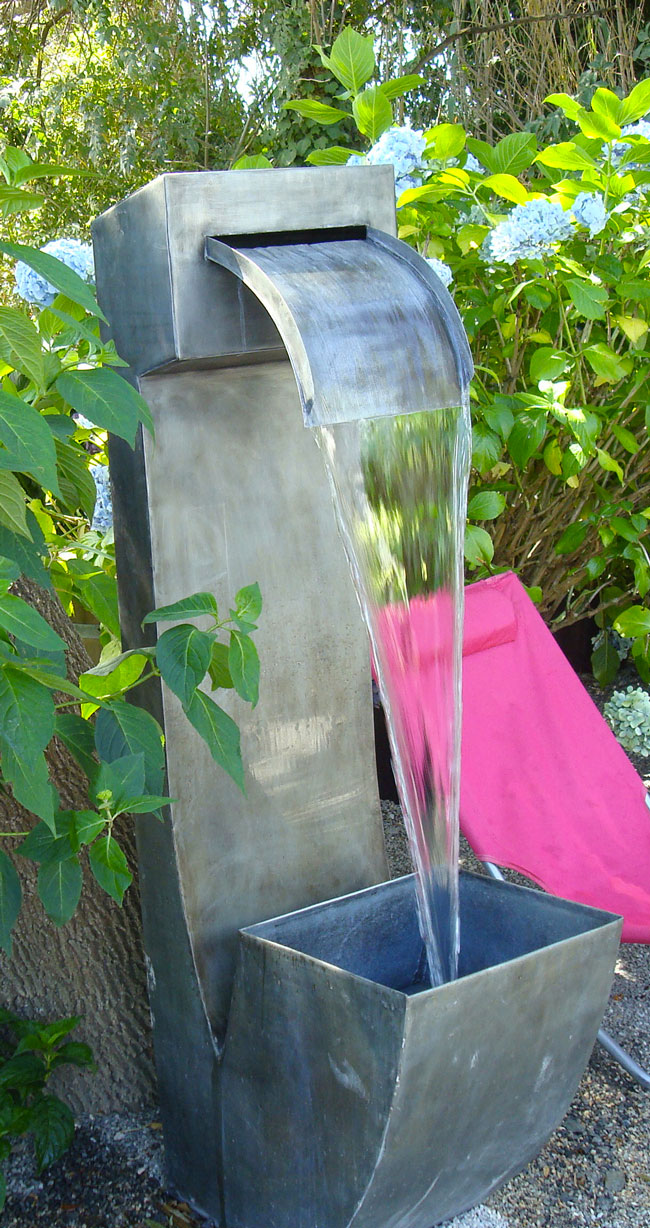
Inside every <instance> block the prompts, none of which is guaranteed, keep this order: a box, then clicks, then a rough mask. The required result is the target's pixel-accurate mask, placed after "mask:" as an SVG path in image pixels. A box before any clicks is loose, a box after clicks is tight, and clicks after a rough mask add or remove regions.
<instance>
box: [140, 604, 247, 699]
mask: <svg viewBox="0 0 650 1228" xmlns="http://www.w3.org/2000/svg"><path fill="white" fill-rule="evenodd" d="M233 634H234V633H233ZM211 654H212V636H210V635H208V634H207V632H205V631H199V629H198V627H193V626H192V625H191V624H190V623H180V624H179V625H178V626H177V627H170V628H169V630H168V631H165V632H164V633H163V635H161V636H160V638H159V640H158V643H157V644H156V664H157V666H158V668H159V670H160V672H161V674H162V676H163V680H164V681H165V682H166V683H167V686H168V687H169V688H170V689H171V690H172V691H173V692H174V694H175V695H178V698H179V699H180V701H181V703H182V704H183V705H185V704H188V703H189V702H190V699H191V698H192V694H193V692H194V691H195V690H196V688H197V686H199V684H200V683H201V682H202V681H203V679H204V678H205V675H206V673H207V669H208V665H209V664H210V657H211Z"/></svg>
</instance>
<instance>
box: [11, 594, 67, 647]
mask: <svg viewBox="0 0 650 1228" xmlns="http://www.w3.org/2000/svg"><path fill="white" fill-rule="evenodd" d="M0 627H3V628H4V630H5V631H8V632H9V634H10V635H14V636H16V638H17V639H19V640H22V641H23V643H25V644H31V646H32V647H33V648H43V649H45V651H46V652H47V651H48V650H51V651H54V652H60V651H61V650H62V649H64V648H65V644H64V642H63V640H62V639H61V636H60V635H57V633H56V631H54V630H53V628H52V627H51V626H50V624H49V623H48V622H46V621H45V619H44V618H43V616H42V615H41V614H39V613H38V610H35V609H34V607H33V606H31V605H28V604H27V602H26V601H23V599H22V597H15V596H14V595H13V593H6V594H5V595H4V596H0Z"/></svg>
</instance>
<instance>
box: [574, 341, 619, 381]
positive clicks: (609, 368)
mask: <svg viewBox="0 0 650 1228" xmlns="http://www.w3.org/2000/svg"><path fill="white" fill-rule="evenodd" d="M583 353H584V356H585V358H586V359H587V362H588V363H589V366H590V367H591V368H592V370H593V371H595V372H596V375H598V376H600V378H601V379H602V380H604V381H605V382H606V383H608V384H616V383H618V381H619V380H621V379H623V378H624V376H625V375H626V374H627V366H626V363H625V358H621V356H620V355H619V354H617V353H616V351H615V350H612V349H611V348H610V346H608V345H606V344H605V342H604V341H597V342H596V343H595V344H594V345H588V346H587V347H586V348H585V350H584V351H583Z"/></svg>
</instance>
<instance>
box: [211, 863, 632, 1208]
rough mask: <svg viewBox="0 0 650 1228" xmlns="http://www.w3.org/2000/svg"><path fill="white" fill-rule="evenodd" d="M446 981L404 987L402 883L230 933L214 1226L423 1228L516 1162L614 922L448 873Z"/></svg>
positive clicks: (575, 1034)
mask: <svg viewBox="0 0 650 1228" xmlns="http://www.w3.org/2000/svg"><path fill="white" fill-rule="evenodd" d="M460 903H461V933H462V949H461V960H460V976H459V979H458V980H456V981H454V982H451V983H449V984H446V985H442V986H440V987H437V988H433V989H432V988H428V987H427V986H426V985H425V984H423V983H422V981H421V979H420V978H421V969H422V967H423V964H424V961H423V950H422V940H421V938H420V935H419V931H418V926H417V916H416V907H415V893H414V885H413V877H412V876H407V877H405V878H401V879H396V880H393V881H392V882H387V883H382V884H380V885H379V886H378V887H371V888H369V889H367V890H365V891H360V892H356V893H354V894H353V895H348V896H344V897H342V898H340V899H337V900H332V901H329V902H327V903H324V904H318V905H315V906H314V907H312V908H307V909H303V910H301V911H300V912H297V913H291V914H288V915H287V916H284V917H280V918H276V919H274V920H271V921H266V922H264V923H262V924H260V925H255V926H251V927H248V928H247V929H245V930H242V931H241V933H240V957H239V966H238V972H237V977H236V982H235V990H234V996H233V1005H232V1010H231V1013H230V1020H229V1027H228V1036H227V1041H226V1047H225V1053H224V1061H223V1072H222V1076H223V1087H222V1090H223V1121H224V1138H223V1146H224V1154H223V1171H224V1174H225V1181H224V1184H225V1223H226V1224H227V1225H228V1228H431V1225H432V1224H437V1223H440V1222H441V1221H443V1220H446V1219H448V1218H451V1217H452V1216H454V1215H458V1214H460V1213H461V1212H462V1211H464V1210H466V1209H467V1208H468V1207H471V1206H473V1205H474V1204H476V1203H477V1202H480V1201H482V1200H483V1199H484V1198H485V1197H486V1195H488V1194H489V1193H490V1191H491V1190H492V1189H494V1188H495V1187H496V1186H498V1185H500V1184H501V1183H502V1182H503V1181H505V1180H507V1179H508V1178H509V1177H511V1176H512V1175H513V1174H514V1173H516V1172H517V1171H518V1170H519V1169H521V1168H522V1167H523V1166H524V1165H525V1164H526V1163H527V1162H528V1161H529V1160H530V1159H531V1158H532V1157H533V1156H534V1155H535V1154H536V1153H537V1152H538V1151H539V1149H540V1147H541V1146H542V1145H543V1143H544V1142H545V1140H546V1139H547V1138H548V1136H549V1134H550V1133H551V1132H552V1131H553V1129H554V1128H555V1127H556V1125H557V1124H558V1123H559V1122H560V1120H561V1119H562V1116H563V1115H564V1113H565V1111H566V1109H567V1107H568V1105H569V1103H570V1100H571V1098H572V1096H573V1093H574V1091H575V1088H576V1086H577V1084H578V1082H579V1080H580V1077H581V1075H582V1073H583V1070H584V1068H585V1066H586V1063H587V1061H588V1058H589V1054H590V1052H591V1048H592V1046H593V1043H594V1041H595V1039H596V1033H597V1030H598V1027H599V1024H600V1020H601V1017H602V1014H603V1012H604V1009H605V1005H606V1002H607V997H608V994H609V989H610V984H611V978H612V973H613V966H614V960H615V957H616V951H617V948H618V940H619V934H620V926H621V922H620V919H619V918H617V917H614V916H613V915H612V914H609V913H604V912H600V911H597V910H595V909H591V908H586V907H584V906H582V905H578V904H572V903H569V902H567V901H564V900H558V899H556V898H554V897H550V896H547V895H544V894H543V893H541V892H538V891H531V890H528V889H526V888H522V887H515V886H513V885H512V884H509V883H500V882H494V881H491V880H488V879H485V878H483V877H480V876H475V875H470V874H462V875H461V897H460Z"/></svg>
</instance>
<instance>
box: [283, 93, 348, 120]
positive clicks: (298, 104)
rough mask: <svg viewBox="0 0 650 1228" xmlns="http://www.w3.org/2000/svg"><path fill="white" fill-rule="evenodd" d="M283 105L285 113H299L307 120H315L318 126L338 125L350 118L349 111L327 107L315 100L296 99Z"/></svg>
mask: <svg viewBox="0 0 650 1228" xmlns="http://www.w3.org/2000/svg"><path fill="white" fill-rule="evenodd" d="M282 105H283V108H284V110H285V111H297V112H298V115H302V116H304V118H305V119H313V120H315V121H316V123H318V124H325V125H328V124H338V123H339V121H340V120H342V119H349V118H350V114H349V112H348V111H341V110H340V109H339V108H338V107H330V106H327V105H326V103H324V102H318V101H317V100H316V99H315V98H296V99H294V100H293V101H292V102H285V103H283V104H282Z"/></svg>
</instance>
